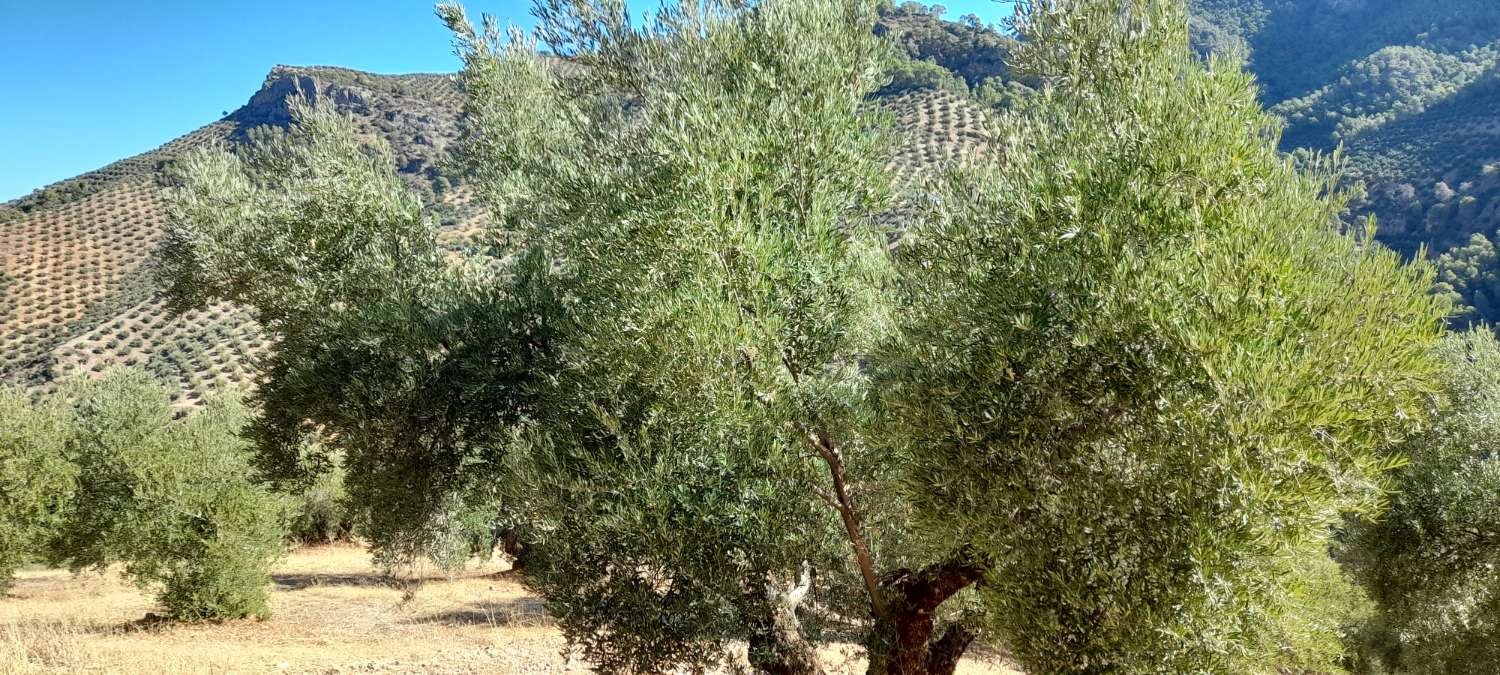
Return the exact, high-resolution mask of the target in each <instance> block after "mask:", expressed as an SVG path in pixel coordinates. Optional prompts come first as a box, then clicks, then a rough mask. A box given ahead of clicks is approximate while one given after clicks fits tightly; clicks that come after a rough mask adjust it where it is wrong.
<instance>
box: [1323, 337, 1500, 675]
mask: <svg viewBox="0 0 1500 675" xmlns="http://www.w3.org/2000/svg"><path fill="white" fill-rule="evenodd" d="M1437 357H1438V359H1439V360H1440V361H1441V362H1442V364H1443V365H1444V375H1443V389H1442V391H1441V392H1440V393H1439V395H1438V396H1434V397H1433V398H1432V399H1431V401H1430V402H1429V407H1430V412H1431V414H1432V416H1433V417H1434V419H1435V422H1434V423H1433V424H1432V426H1431V427H1430V428H1428V429H1426V430H1424V432H1423V433H1421V434H1418V435H1416V436H1413V437H1411V438H1409V439H1407V440H1406V441H1405V442H1403V443H1402V444H1401V445H1400V446H1398V450H1400V451H1401V452H1402V454H1403V455H1405V456H1406V457H1407V459H1408V464H1407V465H1406V466H1403V467H1401V468H1400V469H1399V470H1397V472H1396V476H1395V481H1394V482H1395V493H1394V494H1392V495H1391V506H1390V509H1389V510H1388V511H1386V512H1385V513H1384V514H1382V515H1381V516H1380V517H1379V518H1378V519H1375V520H1373V521H1370V520H1364V521H1355V522H1353V523H1351V525H1350V528H1349V532H1348V535H1347V539H1346V541H1345V543H1344V545H1343V547H1342V550H1341V552H1340V560H1341V562H1343V563H1344V565H1345V566H1346V567H1347V568H1348V569H1350V570H1351V571H1352V572H1353V573H1354V575H1355V577H1356V578H1357V579H1358V580H1359V581H1360V582H1361V583H1362V584H1363V585H1364V586H1365V587H1366V588H1367V589H1368V591H1369V593H1370V596H1371V598H1372V599H1374V600H1375V601H1376V602H1377V603H1378V608H1379V612H1378V614H1377V615H1376V616H1375V618H1374V620H1373V621H1372V622H1371V625H1370V627H1369V628H1368V630H1367V631H1366V634H1365V636H1364V637H1365V641H1364V646H1365V647H1366V649H1367V653H1366V654H1365V657H1366V659H1367V661H1368V664H1367V665H1368V666H1370V667H1371V669H1372V670H1380V669H1389V670H1391V671H1392V672H1403V673H1482V672H1487V671H1489V670H1492V669H1493V667H1494V664H1495V663H1497V662H1500V569H1497V564H1500V344H1497V343H1496V341H1495V338H1494V335H1493V333H1492V332H1491V331H1490V329H1489V328H1476V329H1473V330H1471V331H1469V332H1466V333H1462V334H1458V335H1453V336H1450V337H1448V338H1447V339H1445V340H1444V341H1443V342H1442V344H1441V345H1439V346H1438V348H1437Z"/></svg>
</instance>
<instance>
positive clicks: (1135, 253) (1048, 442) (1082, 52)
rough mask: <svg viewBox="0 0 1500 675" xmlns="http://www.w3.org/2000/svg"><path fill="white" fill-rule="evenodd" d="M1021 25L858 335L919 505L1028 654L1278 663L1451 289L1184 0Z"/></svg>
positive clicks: (1377, 477)
mask: <svg viewBox="0 0 1500 675" xmlns="http://www.w3.org/2000/svg"><path fill="white" fill-rule="evenodd" d="M1018 25H1019V27H1020V29H1021V31H1022V34H1023V36H1024V39H1023V40H1022V42H1021V44H1020V46H1019V47H1017V49H1016V51H1015V54H1014V58H1015V60H1016V62H1015V63H1014V64H1013V70H1014V71H1016V72H1020V73H1022V74H1023V75H1030V76H1034V77H1037V78H1038V79H1039V80H1040V81H1041V82H1043V83H1044V84H1045V90H1044V92H1043V93H1042V95H1041V97H1040V98H1039V99H1038V100H1037V101H1035V102H1034V104H1033V105H1029V106H1026V107H1025V108H1023V109H1019V110H1016V111H1014V112H1012V113H1010V114H1007V115H1004V116H1002V118H1001V119H1000V120H999V123H998V125H997V128H996V129H995V136H996V137H997V138H998V139H999V142H998V143H997V147H994V148H992V149H991V150H990V152H989V153H988V154H986V155H984V156H982V157H978V158H976V159H975V161H974V163H973V166H972V167H971V168H969V169H967V170H962V171H955V172H953V173H951V174H950V175H948V176H947V177H946V178H945V179H944V180H941V181H938V182H937V183H936V184H935V185H934V186H933V188H932V198H931V199H930V200H929V204H930V208H929V209H928V213H927V214H926V217H925V218H924V220H923V222H922V223H921V224H920V225H919V226H917V227H915V228H913V229H912V230H911V231H910V232H909V236H908V238H907V239H906V240H905V242H903V245H902V250H901V251H900V253H899V265H898V269H899V273H900V284H899V288H900V298H901V308H900V311H899V312H896V316H897V317H899V321H898V324H899V327H900V330H899V339H898V340H896V341H895V342H894V343H893V344H891V345H889V346H887V347H886V348H885V349H883V350H882V352H881V353H880V354H878V356H877V358H876V359H875V361H874V362H875V364H876V367H877V368H878V369H879V373H880V374H879V377H878V385H879V391H880V394H881V397H882V399H883V403H884V406H885V408H884V413H883V415H882V416H881V418H880V419H882V420H883V421H885V422H887V425H886V430H887V433H888V434H889V437H890V438H892V439H895V440H898V441H899V442H900V443H901V445H902V446H903V453H904V455H905V456H906V457H907V458H908V466H909V476H908V478H907V481H906V482H907V488H906V492H907V495H908V496H909V499H910V500H911V504H912V506H913V508H914V509H915V512H916V514H917V517H918V522H919V523H920V524H921V527H920V528H919V531H922V532H927V533H931V535H932V538H933V539H935V545H936V546H940V547H951V546H952V545H954V544H956V543H965V544H972V545H974V546H976V547H978V548H979V549H980V550H981V551H982V552H984V553H986V554H988V555H990V556H991V557H992V558H993V559H994V561H995V567H994V569H993V570H992V572H991V573H990V574H989V575H988V576H987V577H986V579H985V581H984V583H983V584H982V586H981V590H982V594H983V597H984V598H985V601H986V604H987V605H988V606H989V607H990V609H991V610H992V611H991V613H990V616H991V617H993V625H994V627H995V628H996V629H997V630H998V634H999V636H1000V640H1001V641H1002V642H1003V643H1004V644H1006V645H1007V647H1008V648H1010V649H1011V650H1012V652H1013V653H1014V654H1015V655H1016V656H1017V657H1018V658H1019V659H1020V660H1021V662H1022V663H1023V664H1024V665H1025V666H1026V668H1027V669H1028V670H1029V671H1030V672H1042V673H1045V672H1075V671H1078V672H1103V671H1112V670H1122V671H1128V672H1190V671H1193V672H1196V671H1199V670H1209V671H1215V672H1226V671H1239V670H1242V669H1246V668H1254V667H1265V666H1267V665H1269V664H1272V663H1275V662H1276V661H1277V658H1278V655H1277V654H1275V653H1274V651H1276V650H1277V649H1279V647H1277V645H1278V644H1283V645H1284V643H1287V642H1288V640H1286V639H1283V638H1282V637H1279V636H1281V635H1284V634H1285V633H1286V631H1287V627H1286V626H1285V625H1284V624H1283V620H1284V618H1286V615H1287V614H1288V612H1289V611H1290V610H1291V608H1290V607H1289V605H1288V603H1286V602H1284V601H1283V600H1282V596H1283V594H1284V593H1285V591H1286V590H1287V588H1288V586H1289V584H1294V583H1297V579H1298V578H1299V569H1298V568H1299V567H1300V565H1299V564H1297V563H1298V561H1299V560H1307V559H1309V556H1312V557H1313V559H1316V558H1317V557H1319V556H1322V555H1323V553H1322V549H1323V547H1324V546H1326V542H1327V534H1326V533H1327V532H1328V530H1329V528H1330V526H1332V525H1334V524H1335V523H1336V522H1337V519H1338V517H1339V514H1340V513H1341V512H1344V511H1351V510H1372V509H1374V508H1376V507H1377V506H1378V505H1379V499H1380V492H1379V490H1378V488H1379V486H1380V485H1381V476H1382V473H1383V472H1384V471H1385V470H1386V469H1388V468H1389V467H1390V465H1391V463H1392V462H1391V460H1390V459H1388V458H1387V456H1386V455H1384V454H1383V453H1382V448H1383V447H1384V446H1385V445H1387V444H1388V443H1390V442H1391V441H1392V440H1394V439H1396V438H1399V435H1400V434H1401V433H1402V432H1403V431H1404V430H1406V429H1407V428H1408V427H1409V426H1410V421H1411V420H1413V419H1419V418H1421V417H1422V416H1423V414H1424V410H1423V406H1422V396H1423V395H1424V394H1425V393H1426V392H1427V391H1428V389H1429V388H1430V384H1429V382H1430V380H1431V373H1432V371H1433V367H1432V366H1431V363H1430V361H1431V360H1430V357H1429V355H1428V350H1429V348H1430V347H1431V345H1432V344H1433V343H1434V340H1435V339H1436V337H1437V335H1438V334H1439V331H1440V320H1441V318H1442V317H1443V315H1444V313H1445V311H1446V307H1445V304H1444V303H1442V302H1441V301H1439V300H1435V299H1433V298H1431V297H1430V296H1429V295H1428V293H1427V289H1428V288H1429V287H1430V283H1431V273H1430V271H1429V270H1428V268H1427V267H1426V266H1425V265H1420V264H1419V265H1415V266H1405V265H1402V263H1401V261H1400V260H1399V259H1398V258H1397V257H1396V256H1395V255H1394V254H1392V253H1391V252H1389V251H1387V250H1384V249H1383V248H1382V247H1380V246H1379V245H1378V244H1375V243H1374V242H1373V241H1372V240H1370V239H1369V237H1368V236H1367V235H1366V236H1358V235H1350V234H1344V233H1341V232H1340V231H1339V229H1338V228H1337V227H1336V223H1337V222H1338V219H1339V216H1340V213H1341V211H1342V209H1343V207H1344V203H1345V197H1344V196H1343V194H1342V193H1340V192H1338V191H1337V190H1336V189H1335V185H1336V183H1335V180H1334V174H1333V173H1332V172H1331V171H1329V170H1326V169H1324V168H1321V167H1313V168H1312V170H1310V171H1307V172H1301V171H1299V170H1298V169H1297V168H1296V167H1294V165H1293V164H1292V163H1291V161H1290V160H1288V159H1286V158H1284V157H1282V156H1281V155H1279V154H1278V153H1277V152H1276V140H1277V131H1278V123H1277V122H1276V121H1275V119H1274V118H1272V117H1271V116H1269V115H1267V114H1266V113H1265V112H1263V111H1262V109H1261V107H1260V105H1259V104H1258V102H1257V101H1256V92H1255V88H1254V86H1253V85H1252V82H1251V80H1250V78H1249V76H1247V75H1245V74H1243V73H1241V72H1240V71H1239V69H1238V68H1236V67H1234V66H1233V65H1232V64H1227V63H1224V62H1214V63H1212V64H1207V65H1205V64H1202V63H1201V62H1199V61H1198V60H1196V59H1195V58H1194V57H1193V56H1191V55H1190V53H1189V50H1188V45H1187V28H1186V21H1185V18H1184V16H1183V13H1182V9H1181V7H1180V4H1179V3H1174V2H1168V1H1165V0H1057V1H1053V2H1037V3H1032V4H1030V5H1028V6H1025V7H1023V8H1022V10H1021V12H1020V17H1019V21H1018ZM1329 639H1331V640H1332V639H1336V636H1329ZM1267 646H1269V647H1270V648H1271V649H1270V650H1269V651H1271V652H1272V653H1267V651H1268V650H1267ZM1334 651H1336V650H1334Z"/></svg>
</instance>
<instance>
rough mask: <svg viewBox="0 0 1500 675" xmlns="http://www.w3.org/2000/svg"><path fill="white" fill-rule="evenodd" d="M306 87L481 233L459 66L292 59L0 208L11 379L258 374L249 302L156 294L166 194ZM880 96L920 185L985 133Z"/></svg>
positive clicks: (921, 102)
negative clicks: (462, 154)
mask: <svg viewBox="0 0 1500 675" xmlns="http://www.w3.org/2000/svg"><path fill="white" fill-rule="evenodd" d="M298 94H300V95H304V96H308V97H311V98H314V99H317V100H324V101H328V102H331V103H333V104H334V105H335V106H336V107H337V108H339V109H340V110H342V111H344V112H346V113H347V114H349V115H350V116H351V117H352V118H353V119H354V120H355V121H356V123H357V125H358V127H359V128H360V129H361V130H362V131H363V132H364V133H365V134H367V135H368V136H369V137H370V138H372V139H373V138H376V137H378V138H383V139H385V141H386V142H387V143H389V144H390V146H391V148H392V150H393V152H394V155H395V157H396V160H397V163H398V168H399V170H400V172H401V174H402V176H403V177H404V178H406V180H407V182H408V183H409V184H410V185H411V186H412V188H413V189H414V190H416V191H418V192H419V193H420V194H421V195H422V197H423V199H424V202H425V203H426V204H428V210H429V212H430V213H431V215H432V217H433V218H434V219H435V220H437V221H438V222H440V223H441V224H442V227H443V237H444V240H445V241H447V242H449V243H451V244H452V245H453V246H455V247H457V246H461V245H462V244H463V243H465V242H467V241H469V240H470V238H471V237H472V236H473V235H474V234H475V233H476V232H477V231H478V230H479V228H480V227H482V225H483V215H482V211H481V210H480V209H479V207H478V206H477V204H476V203H474V201H473V196H472V194H470V193H469V192H468V191H467V190H465V189H464V188H463V187H462V186H461V185H458V184H457V183H458V181H457V180H456V179H455V178H454V177H453V176H451V175H449V174H447V173H444V171H443V169H442V165H443V159H444V157H445V154H446V152H447V149H448V145H449V144H450V143H451V142H452V141H453V140H454V139H455V138H456V137H457V133H458V127H457V123H458V114H459V105H460V102H461V93H460V92H459V90H458V88H457V86H456V84H455V81H454V79H453V78H452V77H451V76H446V75H402V76H384V75H372V74H368V73H362V72H357V71H352V70H345V69H339V68H290V67H278V68H276V69H274V70H273V71H272V72H271V73H270V75H269V76H267V78H266V81H265V84H264V86H262V88H261V89H260V91H259V92H256V93H255V95H254V96H253V97H251V99H250V101H249V103H247V104H246V105H245V106H244V107H242V108H240V109H239V110H236V111H235V112H234V113H232V114H230V115H229V116H228V117H226V118H224V119H223V120H220V121H218V122H215V123H213V124H210V125H208V126H206V127H204V128H202V129H199V130H197V131H194V132H192V133H190V134H188V135H186V136H183V137H182V138H179V139H177V140H174V141H172V142H171V143H168V144H166V145H164V146H162V147H161V148H158V149H156V150H153V151H151V152H148V153H145V154H143V155H139V156H136V157H131V158H129V159H125V160H122V161H119V162H116V163H114V164H111V165H109V166H107V167H105V168H103V169H100V170H98V171H94V172H91V173H88V174H84V175H82V176H79V177H77V178H73V179H70V180H67V181H63V182H61V183H57V184H55V185H51V186H48V187H46V188H44V189H42V190H38V191H37V192H36V193H33V194H32V195H30V196H27V197H24V198H22V199H19V200H15V201H12V202H9V203H7V204H5V205H3V206H0V380H5V381H9V382H15V383H22V384H24V385H26V386H29V387H33V388H37V389H42V390H46V389H50V388H53V387H56V386H57V385H58V384H59V383H60V382H62V381H65V380H66V379H68V378H69V377H73V376H91V375H98V374H102V373H104V372H106V371H108V370H109V369H110V368H112V367H117V366H138V367H144V368H145V369H147V370H149V371H150V372H152V373H154V374H155V375H156V376H158V377H160V378H162V379H164V380H166V381H171V382H176V383H177V384H178V385H179V387H180V391H179V392H178V394H177V401H178V403H179V404H180V405H183V406H185V407H186V406H191V405H193V404H195V403H196V402H198V401H200V400H202V398H203V397H204V396H205V395H207V394H208V393H209V392H212V391H214V390H216V389H220V388H224V387H227V386H245V385H250V384H252V383H253V378H254V363H255V357H256V355H257V354H259V353H261V352H263V351H264V350H266V349H268V348H270V345H268V344H267V343H266V340H265V338H263V337H262V335H261V333H260V331H259V330H258V329H257V327H256V324H255V322H254V320H253V318H252V317H251V316H250V315H249V313H248V312H246V311H245V310H243V309H240V308H237V307H233V306H229V305H218V306H214V307H211V308H209V309H207V310H204V311H198V312H192V313H190V314H187V315H185V316H174V315H172V314H171V313H170V312H169V311H168V310H167V308H166V305H165V303H164V301H163V299H162V298H160V297H159V296H158V290H159V288H158V285H157V283H156V280H155V275H154V270H155V267H156V264H157V260H158V259H157V256H158V251H159V249H160V245H161V243H162V236H163V229H164V226H165V220H166V209H165V203H164V199H163V196H164V195H163V190H164V189H165V187H164V186H165V185H166V183H167V179H166V176H167V173H168V172H169V171H170V167H171V164H172V161H173V158H174V157H177V156H180V155H181V154H183V153H184V152H186V151H187V150H189V149H192V148H194V147H198V146H203V145H207V144H213V143H227V144H233V143H239V142H243V141H245V140H246V139H248V138H250V137H251V136H252V135H255V134H264V133H277V131H276V130H277V128H278V125H284V124H285V123H286V122H288V121H289V119H290V117H289V113H288V110H287V107H286V105H285V101H286V99H287V97H288V96H292V95H298ZM879 104H880V105H884V106H886V107H888V108H889V109H890V110H891V112H892V114H893V116H894V117H895V119H896V123H897V125H898V129H899V131H900V134H901V141H900V146H899V147H898V148H897V151H896V153H895V156H894V157H893V158H892V162H893V165H894V168H895V169H896V172H897V174H898V175H900V176H902V177H903V178H904V179H907V180H910V179H912V178H914V177H916V176H917V175H919V174H920V173H921V172H922V171H924V170H930V169H931V168H933V167H936V166H939V165H942V164H944V163H947V162H951V161H955V160H957V159H959V158H960V156H961V150H962V149H963V148H964V147H966V146H969V145H971V144H973V143H975V142H977V141H978V140H980V139H982V138H983V113H982V112H981V110H980V109H979V108H978V107H977V106H975V105H974V104H972V103H969V102H968V101H967V100H966V99H964V98H961V97H958V96H954V95H952V94H948V93H941V92H937V91H930V90H922V91H908V92H904V93H901V94H899V95H894V96H891V97H890V98H887V99H884V100H882V101H880V102H879Z"/></svg>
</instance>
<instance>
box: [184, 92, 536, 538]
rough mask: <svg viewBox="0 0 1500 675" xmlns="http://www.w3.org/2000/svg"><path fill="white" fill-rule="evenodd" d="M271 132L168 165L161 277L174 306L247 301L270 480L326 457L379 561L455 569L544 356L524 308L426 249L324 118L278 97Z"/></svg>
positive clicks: (478, 533) (488, 520)
mask: <svg viewBox="0 0 1500 675" xmlns="http://www.w3.org/2000/svg"><path fill="white" fill-rule="evenodd" d="M289 104H290V106H291V111H292V122H291V125H290V128H289V129H288V130H287V132H286V133H279V134H277V133H270V134H268V133H261V134H256V135H254V137H253V139H252V140H251V142H249V143H248V144H246V145H244V146H241V147H239V148H238V150H237V152H231V151H230V150H229V149H227V148H209V149H204V150H200V151H197V152H195V153H192V154H190V155H188V156H187V157H185V158H184V159H183V160H182V161H181V162H180V163H179V172H178V174H177V176H176V181H177V186H176V187H175V188H174V189H173V190H172V191H171V193H170V195H169V196H170V202H169V203H170V209H171V226H170V228H169V230H168V235H167V245H166V253H165V264H164V265H163V274H164V277H165V279H166V281H167V283H168V285H169V293H168V295H169V297H170V298H172V300H173V301H174V305H175V306H176V307H177V308H178V309H188V308H193V307H200V306H203V305H204V304H206V303H208V302H212V301H216V300H230V301H234V302H237V303H240V304H243V305H245V306H247V307H249V308H250V310H251V311H252V312H253V313H254V315H255V318H256V319H257V321H259V322H260V324H261V325H262V326H263V328H264V330H265V331H266V332H267V333H268V334H269V335H270V336H271V338H272V342H273V344H274V348H273V349H272V350H270V354H269V355H268V356H267V357H266V358H265V359H264V360H263V361H262V362H261V363H259V364H257V365H258V367H259V369H260V378H261V381H260V386H259V389H258V390H257V391H256V392H255V394H254V398H253V403H254V404H256V406H257V408H258V411H257V415H256V418H255V420H254V422H253V424H252V427H251V430H250V435H251V437H252V438H253V439H254V441H255V443H256V446H257V448H258V454H259V460H258V465H259V468H260V469H261V470H262V471H263V472H264V473H265V474H266V475H267V476H268V477H270V478H272V479H274V480H275V481H276V482H277V483H278V484H280V485H281V486H283V487H285V488H288V489H293V490H301V489H306V488H308V487H311V486H312V485H314V484H315V483H316V482H317V481H318V480H319V479H320V477H325V476H327V475H328V474H329V472H331V471H334V470H335V469H336V461H338V460H341V461H342V471H343V472H344V474H345V481H346V484H347V485H346V487H347V490H348V492H349V495H350V502H349V503H350V504H352V505H353V507H354V511H355V514H354V515H355V516H356V517H355V520H356V526H357V528H358V529H359V530H360V531H361V532H362V534H363V536H366V537H368V538H369V539H370V540H371V543H372V546H373V548H374V550H375V552H376V556H377V559H379V560H380V561H382V562H383V563H385V564H387V565H389V566H398V565H401V564H405V563H410V562H412V561H413V560H414V559H416V558H420V557H429V558H432V559H433V560H435V561H437V562H439V563H441V564H445V565H457V564H461V563H462V561H463V560H465V559H467V558H468V557H469V555H470V554H471V553H472V552H474V551H476V550H477V551H486V550H488V548H489V544H491V543H492V542H493V540H494V537H493V532H492V530H493V528H494V527H495V526H496V525H497V523H502V522H504V520H505V517H504V514H503V513H502V511H503V507H502V506H501V505H500V504H499V502H498V501H497V500H498V497H497V495H496V492H497V490H496V485H497V481H496V480H495V476H496V475H497V472H499V471H502V470H503V469H502V467H501V466H500V464H501V462H500V458H501V457H503V454H504V452H503V451H504V446H505V443H506V442H507V440H506V439H508V437H509V436H508V431H507V429H508V428H509V426H510V425H511V424H513V423H514V422H515V421H516V420H518V419H520V418H522V417H523V416H524V415H525V414H526V411H527V409H528V404H527V401H526V400H525V399H524V395H525V392H524V388H523V387H522V386H521V385H523V384H524V383H525V382H526V381H527V380H528V378H530V377H532V376H533V373H536V372H542V370H543V369H541V368H539V367H532V365H530V364H532V363H533V362H536V361H538V360H540V359H543V358H544V356H545V350H544V347H545V332H546V327H545V326H544V325H543V324H542V323H541V319H540V318H538V316H537V314H536V312H535V311H534V310H533V309H531V307H532V306H533V305H534V304H535V303H536V302H539V301H540V300H537V299H535V298H528V297H518V296H516V295H515V294H513V293H511V292H509V290H508V289H510V288H511V287H512V286H513V284H512V283H510V282H509V281H507V279H509V278H524V277H525V276H526V275H527V274H528V270H532V269H542V270H544V269H545V266H538V265H534V264H532V263H530V262H528V261H527V260H525V259H523V260H520V261H517V262H516V263H515V264H514V265H512V266H511V267H510V268H508V272H507V275H506V276H504V277H501V276H497V275H496V273H495V272H494V271H493V266H492V265H488V264H485V257H483V256H479V257H477V258H476V259H471V258H466V257H462V256H459V255H456V254H453V253H450V252H449V251H447V250H445V249H444V248H442V247H441V246H439V244H438V241H437V224H436V223H435V222H434V221H433V220H432V218H431V217H430V216H428V215H425V214H424V213H423V205H422V203H421V201H420V200H419V199H418V197H417V196H416V195H415V194H414V193H413V192H411V191H410V190H409V189H408V188H407V187H406V186H405V185H404V184H403V183H402V181H401V179H400V178H399V177H398V176H397V174H396V171H395V163H394V160H393V159H392V157H391V154H390V150H389V148H388V147H386V146H385V145H384V144H383V143H381V142H379V141H378V140H377V141H376V142H374V144H373V145H372V144H369V143H367V142H366V140H365V139H362V138H361V137H360V136H359V134H358V133H357V131H356V129H355V127H354V123H353V122H352V121H351V120H350V119H349V118H347V117H345V116H343V115H341V114H339V113H338V112H336V111H334V110H332V109H330V108H328V107H323V106H313V105H310V104H308V103H307V102H305V101H302V100H296V99H294V100H291V101H290V102H289Z"/></svg>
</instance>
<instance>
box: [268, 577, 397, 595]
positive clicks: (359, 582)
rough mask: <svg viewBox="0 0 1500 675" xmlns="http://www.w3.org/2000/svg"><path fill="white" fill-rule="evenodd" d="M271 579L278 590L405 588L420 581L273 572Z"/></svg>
mask: <svg viewBox="0 0 1500 675" xmlns="http://www.w3.org/2000/svg"><path fill="white" fill-rule="evenodd" d="M271 581H272V583H274V584H276V590H278V591H301V590H305V589H308V588H314V587H317V586H352V587H356V588H396V589H404V588H407V587H408V586H411V585H413V584H414V583H420V581H417V580H408V579H399V578H396V577H391V576H386V575H384V574H272V575H271Z"/></svg>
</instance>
